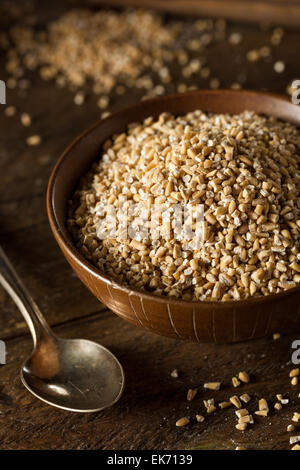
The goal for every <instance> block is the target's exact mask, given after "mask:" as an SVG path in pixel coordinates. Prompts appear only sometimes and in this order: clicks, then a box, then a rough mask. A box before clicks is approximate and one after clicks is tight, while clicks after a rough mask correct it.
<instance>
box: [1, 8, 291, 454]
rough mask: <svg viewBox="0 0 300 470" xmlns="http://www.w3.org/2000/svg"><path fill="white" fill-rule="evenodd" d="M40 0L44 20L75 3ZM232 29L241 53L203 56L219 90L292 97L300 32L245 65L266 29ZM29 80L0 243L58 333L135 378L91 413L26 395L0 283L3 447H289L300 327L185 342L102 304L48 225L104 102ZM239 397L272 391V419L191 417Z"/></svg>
mask: <svg viewBox="0 0 300 470" xmlns="http://www.w3.org/2000/svg"><path fill="white" fill-rule="evenodd" d="M25 3H26V2H23V4H25ZM36 3H37V4H38V10H37V14H38V23H39V24H40V25H44V24H45V23H46V22H47V21H49V20H50V19H53V18H55V17H56V16H58V15H59V14H60V13H61V12H62V11H65V10H66V8H68V7H69V6H70V5H71V6H72V4H73V2H70V1H69V2H65V3H63V2H58V1H52V2H47V6H46V2H45V5H44V4H43V2H36ZM77 4H78V2H77ZM2 6H3V5H2ZM3 17H4V15H1V20H0V25H2V27H3V28H7V27H8V24H7V18H10V22H12V21H13V19H12V18H11V17H9V16H8V17H6V20H5V21H6V23H5V21H4V20H3ZM18 21H20V19H18ZM228 30H229V31H239V32H241V33H242V35H243V41H242V44H241V46H240V47H239V48H238V50H237V52H235V53H234V54H233V52H232V48H231V47H230V46H229V45H228V43H226V42H225V41H224V42H221V43H218V44H217V45H215V46H214V45H212V46H211V48H209V49H208V52H207V54H208V55H211V58H215V59H216V60H214V61H213V67H214V70H213V73H214V76H217V77H219V78H220V80H221V86H222V87H229V86H230V85H231V83H233V82H235V81H236V76H237V73H239V74H242V75H243V76H244V77H245V83H244V87H247V88H250V89H267V90H270V91H275V92H281V93H284V92H285V89H286V86H287V84H288V83H289V82H290V81H291V80H292V79H294V78H297V73H299V50H297V44H299V41H300V32H296V31H295V30H290V31H286V32H285V35H284V39H283V41H282V43H281V44H280V45H279V46H277V47H276V48H274V50H273V53H272V58H271V59H270V60H269V61H268V60H266V61H263V62H260V63H259V64H258V65H257V64H256V65H253V64H250V63H249V62H247V61H246V59H245V53H246V51H247V50H249V49H252V48H255V47H258V46H259V45H260V46H263V45H267V44H268V43H269V38H270V34H271V33H270V29H266V28H261V27H259V26H255V25H247V24H234V23H230V24H229V25H228ZM276 60H283V61H284V62H285V63H286V70H285V72H284V73H282V74H276V73H275V72H274V71H273V63H274V61H276ZM4 62H5V58H4V54H3V55H2V56H1V68H0V70H1V79H4V80H5V79H6V78H7V75H6V72H5V71H4ZM211 62H212V60H211ZM29 76H30V80H31V83H32V85H31V87H30V88H29V89H28V90H20V89H18V88H17V89H15V90H8V94H7V102H8V104H9V105H14V106H16V108H17V109H18V111H26V112H30V114H31V115H32V117H33V125H32V127H31V129H30V130H29V129H28V128H25V127H23V126H22V125H21V124H20V120H19V117H18V115H16V116H14V117H7V116H4V106H2V105H1V106H2V107H1V113H0V129H1V131H0V132H1V134H0V135H1V146H0V181H1V185H0V220H1V225H0V243H1V244H2V245H3V247H4V248H5V250H6V251H7V253H8V255H9V257H10V258H11V260H12V262H13V264H14V265H15V267H16V269H17V271H18V273H19V274H20V276H21V277H22V278H23V279H24V281H25V282H26V285H27V286H28V288H29V290H30V291H31V293H32V295H33V296H34V298H35V299H36V301H37V303H38V304H39V306H40V307H41V310H42V311H43V312H44V313H45V315H46V317H47V319H48V321H49V322H50V324H51V325H52V326H53V327H54V331H55V332H56V333H57V334H59V335H62V336H64V337H86V338H89V339H91V340H95V341H98V342H99V343H101V344H103V345H104V346H106V347H108V348H109V349H111V350H112V352H113V353H115V354H116V355H117V357H118V358H119V359H120V361H121V363H122V364H123V366H124V369H125V373H126V379H127V385H126V389H125V392H124V395H123V397H122V398H121V400H120V401H119V403H118V404H117V405H115V406H114V407H112V408H110V409H108V410H105V411H102V412H99V413H92V414H86V415H85V414H83V415H81V414H75V413H68V412H64V411H60V410H58V409H54V408H51V407H49V406H47V405H46V404H44V403H42V402H40V401H39V400H37V399H36V398H35V397H33V396H32V395H30V394H29V393H28V392H27V391H26V390H25V389H24V387H23V386H22V384H21V382H20V377H19V370H20V367H21V364H22V362H23V360H24V359H25V358H26V357H27V355H28V354H29V353H30V350H31V347H32V341H31V337H30V336H29V333H28V330H27V328H26V326H25V324H24V322H23V321H22V318H21V315H20V313H19V312H18V310H17V308H16V307H15V305H14V304H13V303H12V301H11V300H10V299H9V297H8V296H7V295H6V294H5V293H4V291H3V290H2V289H0V302H1V318H0V338H1V339H3V340H5V342H6V346H7V364H6V365H3V366H1V367H0V448H1V449H193V448H197V449H234V448H235V446H236V445H238V444H240V445H244V446H246V447H247V448H250V449H289V448H290V445H289V435H288V433H287V431H286V427H287V425H288V424H289V423H290V422H291V417H292V415H293V412H294V411H299V412H300V398H299V397H298V394H299V392H300V387H299V386H298V387H292V386H291V384H290V381H289V378H288V374H289V370H290V369H291V363H290V360H291V353H292V349H291V343H292V341H293V340H294V339H297V338H300V331H298V332H297V331H293V332H292V333H291V334H289V335H286V336H282V337H281V338H280V339H279V340H278V341H273V340H272V337H269V338H265V339H261V340H258V341H253V342H248V343H239V344H233V345H214V344H202V345H198V344H190V343H183V342H178V341H175V340H171V339H166V338H162V337H159V336H156V335H153V334H150V333H148V332H145V331H143V330H141V329H138V328H136V327H134V326H132V325H130V324H127V323H125V322H124V321H123V320H121V319H120V318H118V317H117V316H116V315H114V314H113V313H111V312H110V311H108V310H107V309H106V308H105V307H104V306H103V305H101V304H99V302H98V301H97V300H96V299H95V298H94V297H93V296H92V295H91V294H90V293H89V291H88V290H87V289H86V288H85V287H84V286H83V285H82V284H81V282H80V281H79V280H78V279H77V278H76V276H75V275H74V273H73V272H72V270H71V268H70V267H69V266H68V265H67V263H66V261H65V260H64V258H63V256H62V254H61V252H60V250H59V248H58V246H57V245H56V243H55V241H54V239H53V237H52V234H51V232H50V228H49V224H48V220H47V215H46V210H45V191H46V185H47V180H48V178H49V175H50V171H51V168H52V167H53V165H54V163H55V161H56V159H57V157H58V156H59V154H60V153H61V152H62V150H63V149H64V148H65V146H66V145H67V144H68V143H69V142H70V141H72V139H73V138H74V137H75V136H76V135H77V134H78V133H79V132H80V131H82V130H83V129H84V128H86V127H87V126H88V125H89V124H91V123H92V122H93V121H95V120H96V119H98V118H99V114H100V113H99V108H97V106H96V104H95V98H94V97H93V95H92V94H91V93H90V95H89V97H88V100H87V101H86V102H85V104H84V105H83V106H75V105H74V103H73V97H74V94H72V93H71V92H70V91H68V90H66V89H59V88H57V87H55V85H54V83H53V82H44V81H42V80H41V79H40V78H39V77H38V76H37V75H36V74H33V73H31V74H29ZM181 80H182V79H181ZM197 85H198V86H199V87H200V88H205V87H207V86H208V80H204V79H198V82H197ZM173 86H174V83H172V84H171V86H170V90H171V91H172V87H173ZM139 96H140V95H139V92H138V91H137V90H132V91H131V92H127V93H126V94H125V95H124V96H122V97H121V98H120V97H118V98H116V97H112V101H111V107H110V110H115V109H118V108H122V107H123V106H124V105H125V104H128V103H133V102H135V101H137V100H138V99H139ZM32 129H34V132H33V130H32ZM30 133H38V134H40V135H42V137H43V141H42V144H41V145H40V146H38V147H28V146H26V143H25V139H26V137H27V136H28V135H30ZM174 368H177V369H178V370H179V378H178V379H174V378H172V377H171V376H170V372H171V371H172V370H173V369H174ZM240 370H247V371H248V372H249V373H250V375H251V383H250V384H248V385H244V386H242V387H241V388H239V389H238V390H236V389H233V388H232V386H231V377H232V376H233V375H234V374H236V373H238V372H239V371H240ZM213 380H222V381H223V384H224V385H223V387H222V388H221V390H220V391H219V392H204V389H203V383H204V382H207V381H213ZM197 387H199V392H198V395H197V397H196V398H195V399H194V400H193V401H192V402H190V403H189V402H187V401H186V393H187V390H188V389H189V388H197ZM236 392H238V394H239V395H240V394H242V393H243V392H248V393H249V394H250V395H251V396H253V399H252V401H251V402H250V404H249V407H248V408H249V409H250V410H251V411H254V410H255V409H257V398H260V397H265V398H267V399H268V400H269V401H270V406H271V411H270V413H269V416H268V417H267V418H260V417H255V424H254V425H253V426H250V427H249V428H248V430H247V431H246V432H243V433H242V432H240V431H238V430H236V429H235V424H236V417H235V415H234V410H233V409H232V408H229V409H226V410H221V411H220V410H218V411H217V412H215V413H214V414H212V415H209V416H207V417H206V419H205V421H204V422H203V423H197V422H196V420H195V418H194V416H195V414H196V413H204V405H203V399H207V398H211V397H214V398H215V399H216V400H217V401H222V400H225V399H228V397H229V396H231V395H233V394H235V393H236ZM277 393H282V394H286V396H287V397H288V398H289V399H290V402H289V404H288V405H285V406H284V407H283V409H282V410H281V411H275V410H273V405H274V403H275V401H276V398H275V396H276V394H277ZM254 398H255V399H254ZM204 414H205V413H204ZM182 416H190V417H192V418H193V419H192V421H193V422H192V423H191V425H189V426H187V427H185V428H177V427H176V426H175V422H176V420H177V419H178V418H180V417H182Z"/></svg>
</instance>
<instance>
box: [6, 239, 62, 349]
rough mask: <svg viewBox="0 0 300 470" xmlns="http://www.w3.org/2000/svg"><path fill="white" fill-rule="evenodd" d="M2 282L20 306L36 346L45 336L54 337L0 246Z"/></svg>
mask: <svg viewBox="0 0 300 470" xmlns="http://www.w3.org/2000/svg"><path fill="white" fill-rule="evenodd" d="M0 284H1V285H2V286H3V287H4V289H5V290H6V292H7V293H8V294H9V295H10V297H11V298H12V300H13V301H14V302H15V304H16V305H17V306H18V308H19V310H20V312H21V313H22V315H23V317H24V320H25V321H26V323H27V325H28V327H29V329H30V332H31V334H32V338H33V342H34V346H36V345H37V343H38V342H39V341H40V340H41V339H42V338H45V337H49V336H50V337H51V338H53V333H52V332H51V330H50V328H49V326H48V324H47V322H46V320H45V319H44V317H43V315H42V314H41V312H40V310H39V308H38V306H37V305H36V303H35V301H34V300H33V298H32V297H31V295H30V294H29V292H28V290H27V289H26V287H25V286H24V284H23V282H22V281H21V279H20V278H19V276H18V275H17V273H16V271H15V270H14V268H13V267H12V265H11V263H10V261H9V259H8V258H7V256H6V254H5V252H4V250H3V248H2V247H1V246H0Z"/></svg>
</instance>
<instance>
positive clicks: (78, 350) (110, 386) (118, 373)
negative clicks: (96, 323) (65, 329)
mask: <svg viewBox="0 0 300 470" xmlns="http://www.w3.org/2000/svg"><path fill="white" fill-rule="evenodd" d="M51 339H53V341H48V342H46V343H42V345H41V347H37V348H36V349H35V350H34V351H33V353H32V355H31V357H30V358H29V359H28V360H27V361H26V362H25V364H24V365H23V367H22V370H21V380H22V382H23V384H24V385H25V387H26V388H27V389H28V390H29V391H30V392H31V393H32V394H33V395H35V396H36V397H38V398H39V399H40V400H42V401H44V402H46V403H48V404H50V405H53V406H56V407H57V408H63V409H65V410H69V411H77V412H92V411H100V410H102V409H104V408H107V407H108V406H111V405H113V404H114V403H116V402H117V401H118V399H119V398H120V396H121V394H122V392H123V388H124V372H123V368H122V366H121V364H120V363H119V361H118V360H117V359H116V358H115V356H114V355H113V354H112V353H111V352H110V351H108V349H106V348H104V347H103V346H101V345H99V344H97V343H94V342H92V341H88V340H85V339H58V338H51Z"/></svg>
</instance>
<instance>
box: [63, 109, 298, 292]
mask: <svg viewBox="0 0 300 470" xmlns="http://www.w3.org/2000/svg"><path fill="white" fill-rule="evenodd" d="M299 149H300V133H299V130H298V129H297V128H296V127H294V126H293V125H291V124H289V123H286V122H280V121H277V120H276V119H274V118H267V117H263V116H259V115H257V114H255V113H253V112H249V111H245V112H243V113H241V114H239V115H234V116H230V115H228V114H207V113H204V112H202V111H194V112H192V113H189V114H187V115H185V116H179V117H174V116H173V115H171V114H167V113H164V114H161V115H160V116H159V118H158V119H157V120H155V119H152V118H151V117H150V118H148V119H146V120H145V121H144V122H143V123H141V124H132V125H130V126H129V128H128V132H127V133H123V134H121V135H116V136H114V137H113V138H112V140H109V141H107V142H106V143H105V145H104V147H103V150H102V158H101V160H100V161H99V162H98V163H96V164H94V166H93V167H92V169H91V170H90V172H89V173H88V174H87V175H86V177H85V178H84V179H83V180H82V182H81V185H80V188H79V189H78V190H77V191H76V192H75V194H74V198H73V201H72V203H71V206H70V215H69V221H68V224H69V229H70V231H71V233H72V235H73V237H74V239H75V240H76V245H77V247H78V248H79V249H80V251H81V252H82V254H83V255H84V256H85V257H86V258H87V259H88V260H90V261H91V262H92V263H93V264H94V265H95V266H97V267H98V268H99V270H100V271H101V272H102V273H105V274H107V275H109V276H111V277H113V278H114V279H116V280H117V281H119V282H122V283H126V284H128V285H130V286H132V287H135V288H138V289H142V290H146V291H151V292H153V293H156V294H160V295H169V296H174V297H177V298H183V299H193V300H222V301H227V300H232V299H235V300H239V299H244V298H247V297H249V296H260V295H267V294H270V293H272V294H274V293H277V292H280V291H283V290H286V289H290V288H292V287H295V286H296V285H297V283H299V282H300V263H299V253H298V249H299V229H300V213H299V209H300V198H299V189H300V160H299ZM120 195H123V196H124V197H126V198H127V200H128V201H133V202H140V201H143V202H146V203H147V204H148V205H149V207H151V205H152V204H155V203H159V204H165V205H166V206H167V207H168V206H171V205H172V204H180V205H182V206H184V205H186V204H189V203H192V204H194V205H195V204H203V205H204V216H205V222H204V243H203V245H202V246H201V247H200V248H198V249H195V250H192V249H190V246H189V244H188V243H187V242H186V240H184V239H181V240H178V239H176V238H175V237H174V233H173V230H171V232H170V237H169V238H168V237H166V235H165V234H164V233H162V234H161V236H160V237H159V239H151V238H148V239H147V240H144V239H143V234H141V235H140V236H137V237H136V239H135V240H132V239H130V238H127V239H124V238H123V237H122V233H121V232H120V231H119V232H117V234H116V237H115V238H106V239H105V240H99V238H98V237H97V226H98V224H99V221H101V219H102V218H103V214H102V215H101V210H100V209H101V207H103V206H105V205H107V204H112V205H114V206H115V207H116V208H117V207H118V204H119V196H120Z"/></svg>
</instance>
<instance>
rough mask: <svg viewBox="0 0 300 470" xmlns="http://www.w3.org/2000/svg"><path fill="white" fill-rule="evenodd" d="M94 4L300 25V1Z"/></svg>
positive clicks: (118, 0)
mask: <svg viewBox="0 0 300 470" xmlns="http://www.w3.org/2000/svg"><path fill="white" fill-rule="evenodd" d="M91 1H92V3H94V4H104V5H116V6H135V7H139V8H140V7H143V8H153V9H155V10H159V11H165V12H169V13H176V14H179V15H199V16H212V17H219V16H222V17H223V18H228V19H231V20H242V21H250V22H262V21H266V22H268V23H273V24H276V23H277V24H282V25H287V26H299V25H300V2H299V0H242V1H241V0H91Z"/></svg>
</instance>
